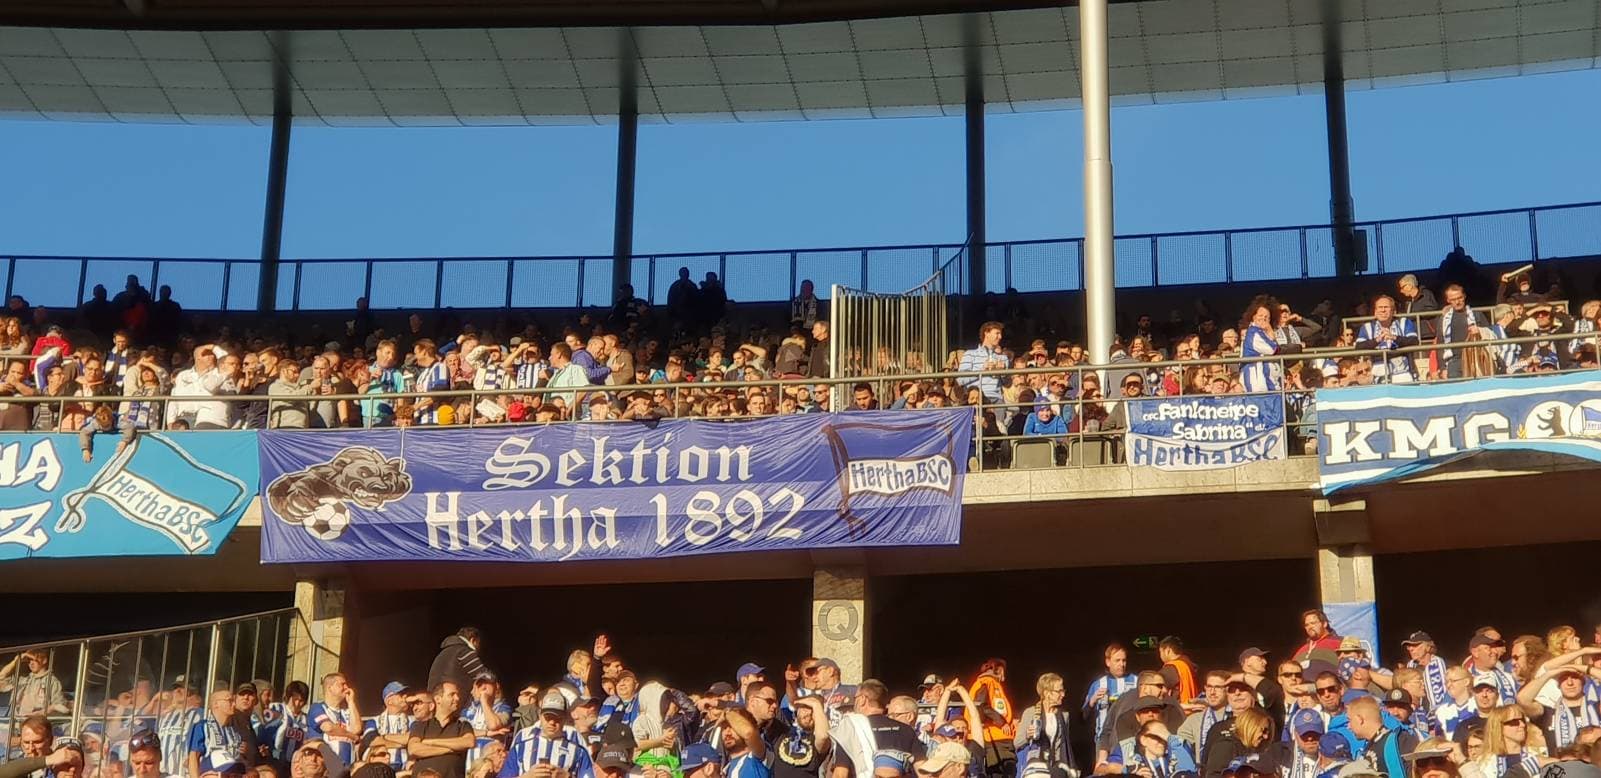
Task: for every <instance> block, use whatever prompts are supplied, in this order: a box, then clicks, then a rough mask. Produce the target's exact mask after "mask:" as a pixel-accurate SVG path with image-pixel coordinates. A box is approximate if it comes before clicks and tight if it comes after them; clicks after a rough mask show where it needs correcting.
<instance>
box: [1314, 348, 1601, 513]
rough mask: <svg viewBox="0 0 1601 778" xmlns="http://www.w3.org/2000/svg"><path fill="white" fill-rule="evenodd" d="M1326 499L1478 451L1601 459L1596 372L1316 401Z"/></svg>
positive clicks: (1360, 390)
mask: <svg viewBox="0 0 1601 778" xmlns="http://www.w3.org/2000/svg"><path fill="white" fill-rule="evenodd" d="M1317 419H1318V469H1319V471H1320V473H1321V475H1322V481H1323V492H1324V493H1325V494H1327V493H1331V492H1335V491H1338V490H1340V489H1344V488H1346V487H1350V486H1356V485H1361V484H1372V483H1379V482H1383V481H1388V480H1392V479H1396V478H1402V477H1405V476H1408V475H1412V474H1415V473H1418V472H1421V471H1424V470H1428V469H1430V468H1434V467H1439V466H1440V465H1444V464H1447V463H1450V462H1454V461H1456V460H1459V459H1461V458H1463V457H1467V456H1472V455H1474V454H1476V453H1478V452H1480V451H1494V450H1509V449H1510V450H1519V449H1521V450H1528V451H1544V452H1547V453H1554V454H1566V455H1568V456H1572V457H1578V458H1582V459H1591V460H1596V461H1601V375H1598V374H1597V373H1596V372H1595V371H1588V372H1584V373H1569V374H1563V375H1544V376H1529V377H1503V378H1481V379H1477V380H1473V381H1458V382H1454V383H1447V384H1427V385H1425V384H1407V385H1395V384H1390V385H1377V386H1363V387H1354V388H1350V389H1325V390H1322V391H1320V392H1318V394H1317Z"/></svg>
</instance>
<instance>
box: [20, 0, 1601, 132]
mask: <svg viewBox="0 0 1601 778" xmlns="http://www.w3.org/2000/svg"><path fill="white" fill-rule="evenodd" d="M981 5H982V6H983V7H986V8H995V7H997V5H1000V4H997V3H977V2H965V1H964V0H943V1H942V0H926V1H925V2H913V1H912V0H866V1H865V2H859V3H858V2H845V0H565V1H562V2H557V1H554V0H544V1H536V0H521V2H517V1H515V0H503V1H502V2H487V0H479V1H478V2H464V3H451V2H447V0H433V1H432V2H405V1H404V0H374V1H373V2H359V1H358V0H343V2H334V1H333V0H328V1H327V2H316V1H315V0H253V1H250V0H231V1H229V2H224V0H184V1H183V2H176V1H173V0H76V2H73V1H70V0H0V22H3V23H8V24H42V25H52V26H17V27H3V28H0V113H3V114H5V115H7V116H12V117H15V116H26V117H34V118H45V119H61V120H112V121H129V122H163V121H172V122H190V123H219V122H241V121H242V122H251V123H257V124H265V123H269V122H270V121H271V118H272V115H273V111H274V105H275V103H274V83H275V78H276V79H277V83H278V84H279V85H280V92H279V94H280V96H282V97H284V98H286V99H287V100H288V101H289V102H288V105H289V107H290V108H291V110H292V112H293V114H294V119H295V121H296V122H299V123H312V124H326V125H372V124H394V125H458V124H460V125H507V124H539V125H544V124H589V123H608V122H613V121H616V115H617V113H618V111H619V107H620V105H621V104H622V103H621V102H620V101H621V100H622V99H623V94H624V91H625V89H626V88H627V85H629V84H630V83H632V84H634V85H636V87H637V91H635V92H634V94H635V95H636V96H637V110H638V114H639V118H640V120H641V121H645V122H691V121H761V120H796V119H832V118H866V117H898V116H961V115H963V111H964V105H965V102H966V100H967V98H968V91H967V90H968V86H969V84H970V82H969V81H968V78H967V77H968V74H970V73H973V74H977V78H976V79H975V80H974V81H972V82H971V83H972V84H973V85H975V86H976V85H978V84H980V83H981V84H982V90H983V91H982V97H983V99H984V101H985V103H986V104H987V108H988V110H989V111H991V112H1015V111H1031V110H1049V109H1061V108H1073V107H1076V106H1077V105H1078V98H1079V75H1078V62H1079V52H1078V40H1079V35H1078V13H1077V8H1076V6H1074V5H1071V4H1068V5H1063V4H1060V3H1056V4H1051V5H1049V6H1048V7H1035V8H1016V7H1010V8H1009V9H1008V10H992V11H985V12H981V13H949V11H952V10H960V9H961V8H964V7H965V8H971V7H975V6H981ZM1011 5H1012V6H1016V5H1018V4H1016V3H1014V4H1011ZM1034 5H1038V3H1037V2H1036V3H1034ZM1320 6H1321V3H1320V2H1319V0H1140V1H1137V2H1134V1H1124V2H1115V3H1114V4H1113V5H1112V7H1111V10H1110V26H1111V35H1112V41H1111V48H1110V53H1109V58H1110V63H1109V64H1110V79H1111V89H1112V93H1113V95H1114V101H1115V102H1116V103H1119V104H1139V103H1153V102H1156V103H1160V102H1174V101H1194V100H1219V99H1238V98H1248V97H1259V96H1267V95H1278V94H1295V93H1308V92H1311V93H1320V92H1321V91H1322V89H1323V73H1324V63H1323V50H1324V40H1325V28H1324V25H1323V24H1322V21H1321V13H1322V12H1321V10H1320ZM920 10H934V11H942V12H945V13H926V14H920V15H905V16H896V15H892V14H898V13H913V14H916V12H917V11H920ZM1339 10H1340V12H1341V18H1342V22H1341V23H1340V25H1339V30H1338V39H1339V40H1340V41H1341V44H1340V49H1341V51H1342V52H1343V62H1344V70H1345V76H1346V84H1347V88H1350V89H1370V88H1377V87H1384V86H1392V85H1404V84H1414V83H1427V82H1438V81H1449V80H1462V79H1469V78H1485V77H1496V76H1507V75H1520V74H1527V73H1536V72H1544V71H1552V70H1570V69H1579V68H1592V67H1596V66H1597V65H1598V64H1601V59H1598V58H1601V1H1598V0H1523V1H1522V2H1518V1H1517V0H1340V2H1339ZM141 12H142V13H141ZM817 19H822V20H821V21H817ZM358 22H360V24H358ZM597 22H604V23H605V24H604V25H602V26H593V25H595V23H597ZM752 22H760V23H752ZM463 24H472V25H477V26H461V25H463ZM508 24H509V25H521V26H502V25H508ZM585 25H590V26H585ZM281 27H297V28H299V29H288V30H284V29H279V28H281ZM330 27H335V28H336V29H330ZM224 28H227V29H224ZM242 28H248V29H242Z"/></svg>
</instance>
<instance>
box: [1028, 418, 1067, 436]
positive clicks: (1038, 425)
mask: <svg viewBox="0 0 1601 778" xmlns="http://www.w3.org/2000/svg"><path fill="white" fill-rule="evenodd" d="M1023 434H1024V435H1066V434H1067V420H1066V419H1063V418H1062V417H1061V416H1052V417H1051V420H1050V421H1048V422H1042V421H1040V415H1039V414H1038V413H1030V414H1029V415H1028V421H1026V422H1024V423H1023Z"/></svg>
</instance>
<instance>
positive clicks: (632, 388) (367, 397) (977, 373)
mask: <svg viewBox="0 0 1601 778" xmlns="http://www.w3.org/2000/svg"><path fill="white" fill-rule="evenodd" d="M1573 340H1592V341H1597V340H1601V332H1581V333H1573V332H1561V333H1552V334H1550V335H1526V336H1519V337H1511V338H1494V339H1492V338H1485V339H1481V340H1474V341H1466V342H1460V341H1459V342H1454V343H1449V344H1446V343H1422V344H1418V345H1416V346H1404V347H1398V348H1393V349H1360V348H1344V349H1342V348H1337V347H1336V348H1328V349H1319V350H1317V351H1306V352H1302V353H1296V354H1272V355H1267V356H1255V357H1246V356H1230V357H1213V358H1206V359H1164V360H1153V361H1144V360H1124V361H1119V362H1109V363H1106V364H1102V365H1091V364H1077V365H1046V366H1043V367H1022V368H1003V369H998V370H973V371H933V372H928V371H925V372H921V373H885V374H861V375H851V376H841V377H838V378H764V379H756V380H751V381H680V382H676V383H647V384H613V385H608V384H588V385H584V386H560V387H549V386H542V387H537V388H533V389H517V388H512V389H470V388H464V389H437V390H433V391H410V392H372V393H370V394H369V393H361V392H357V393H347V394H306V395H283V394H277V395H233V394H222V395H97V396H83V397H78V396H45V395H31V396H22V395H5V396H0V403H21V404H30V403H31V404H45V403H63V404H69V405H85V404H92V403H106V404H112V403H132V402H139V403H147V402H153V403H169V402H176V403H180V404H182V403H268V404H269V405H270V404H273V403H291V404H300V403H316V402H333V401H348V402H360V401H378V400H402V399H422V398H429V397H460V396H463V395H466V396H469V397H471V398H479V397H500V396H518V397H521V396H528V395H535V394H539V395H567V394H578V395H582V394H612V393H616V394H630V393H633V392H638V391H655V390H658V389H665V390H669V391H671V390H684V389H749V388H751V387H756V386H773V387H779V388H783V387H808V388H809V387H813V386H820V385H830V386H835V385H845V386H849V385H854V384H858V383H874V382H889V381H894V382H903V381H943V380H945V379H956V380H961V379H982V378H990V377H997V378H998V377H1001V376H1013V375H1023V376H1030V375H1051V374H1066V373H1072V374H1076V375H1078V376H1079V377H1082V376H1083V375H1084V374H1086V373H1104V372H1123V371H1128V370H1135V369H1139V370H1160V369H1163V368H1170V367H1195V366H1205V365H1225V366H1228V365H1233V366H1239V365H1250V364H1256V363H1260V362H1269V363H1274V364H1280V365H1283V364H1290V363H1295V362H1301V361H1307V360H1314V359H1315V360H1339V359H1344V358H1347V357H1349V358H1353V359H1359V358H1363V357H1374V356H1379V355H1383V356H1385V357H1394V356H1397V355H1401V354H1418V353H1426V352H1430V351H1441V350H1447V349H1459V348H1492V347H1499V346H1506V345H1525V344H1530V343H1549V342H1552V341H1573ZM1444 382H1445V381H1443V380H1442V381H1433V382H1430V383H1444ZM1104 399H1106V400H1115V399H1118V398H1116V397H1109V398H1104ZM772 415H776V414H772ZM530 423H532V422H530ZM452 426H456V425H452ZM460 426H467V425H460ZM297 429H298V428H297Z"/></svg>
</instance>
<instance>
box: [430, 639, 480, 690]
mask: <svg viewBox="0 0 1601 778" xmlns="http://www.w3.org/2000/svg"><path fill="white" fill-rule="evenodd" d="M488 671H489V668H487V667H484V660H482V659H479V658H478V651H477V650H475V649H474V648H473V647H472V646H471V645H468V643H467V641H466V640H464V639H463V638H462V637H461V636H460V635H451V636H450V637H448V638H445V639H444V640H442V641H440V643H439V655H438V656H435V657H434V664H433V666H432V667H430V668H429V669H428V688H429V689H435V688H437V687H438V686H439V684H441V683H443V682H445V681H450V682H451V683H453V684H456V688H457V689H460V690H461V691H462V693H463V694H466V693H468V692H471V691H472V688H473V679H474V678H477V677H478V676H479V675H480V674H482V673H486V672H488Z"/></svg>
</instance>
